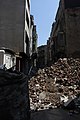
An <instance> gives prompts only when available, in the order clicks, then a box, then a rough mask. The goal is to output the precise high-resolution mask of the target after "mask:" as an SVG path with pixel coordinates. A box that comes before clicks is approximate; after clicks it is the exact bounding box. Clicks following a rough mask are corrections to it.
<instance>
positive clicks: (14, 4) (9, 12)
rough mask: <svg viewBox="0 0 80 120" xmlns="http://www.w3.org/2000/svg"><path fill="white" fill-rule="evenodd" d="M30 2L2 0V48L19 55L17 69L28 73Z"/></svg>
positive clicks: (0, 19) (0, 9)
mask: <svg viewBox="0 0 80 120" xmlns="http://www.w3.org/2000/svg"><path fill="white" fill-rule="evenodd" d="M29 46H30V0H21V1H20V0H7V1H6V0H0V48H1V47H4V48H8V49H11V50H12V51H14V52H15V53H16V54H17V57H16V58H17V59H16V64H17V65H16V69H18V70H20V71H23V72H25V73H27V72H28V64H29V57H30V51H29Z"/></svg>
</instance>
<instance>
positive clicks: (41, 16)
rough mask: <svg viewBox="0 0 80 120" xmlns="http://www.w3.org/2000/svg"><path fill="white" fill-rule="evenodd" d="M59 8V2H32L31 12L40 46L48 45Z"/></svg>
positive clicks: (48, 0)
mask: <svg viewBox="0 0 80 120" xmlns="http://www.w3.org/2000/svg"><path fill="white" fill-rule="evenodd" d="M58 6H59V0H31V10H30V12H31V15H33V16H34V23H35V25H36V30H37V34H38V46H41V45H45V44H47V40H48V38H49V36H50V32H51V28H52V23H53V22H54V21H55V16H56V12H57V9H58Z"/></svg>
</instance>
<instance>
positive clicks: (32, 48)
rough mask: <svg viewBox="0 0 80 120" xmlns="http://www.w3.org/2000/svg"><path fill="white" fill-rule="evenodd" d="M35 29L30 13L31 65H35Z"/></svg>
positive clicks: (36, 37) (36, 36)
mask: <svg viewBox="0 0 80 120" xmlns="http://www.w3.org/2000/svg"><path fill="white" fill-rule="evenodd" d="M37 39H38V35H37V30H36V25H35V24H34V17H33V15H31V44H30V45H31V47H30V48H31V65H32V66H33V67H36V66H37Z"/></svg>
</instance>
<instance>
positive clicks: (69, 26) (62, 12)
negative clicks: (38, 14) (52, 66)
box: [50, 0, 80, 61]
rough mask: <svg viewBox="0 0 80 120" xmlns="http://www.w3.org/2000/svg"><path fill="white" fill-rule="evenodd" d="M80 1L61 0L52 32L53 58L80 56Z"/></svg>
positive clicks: (53, 59) (51, 46)
mask: <svg viewBox="0 0 80 120" xmlns="http://www.w3.org/2000/svg"><path fill="white" fill-rule="evenodd" d="M79 19H80V1H79V0H60V2H59V8H58V10H57V14H56V17H55V22H53V24H52V29H51V34H50V48H51V59H52V61H56V60H57V59H58V58H60V57H80V23H79V22H80V20H79Z"/></svg>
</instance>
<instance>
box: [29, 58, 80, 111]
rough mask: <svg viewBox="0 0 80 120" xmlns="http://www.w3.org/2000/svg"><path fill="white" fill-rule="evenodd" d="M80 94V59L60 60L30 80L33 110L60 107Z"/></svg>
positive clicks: (31, 106)
mask: <svg viewBox="0 0 80 120" xmlns="http://www.w3.org/2000/svg"><path fill="white" fill-rule="evenodd" d="M79 93H80V59H79V58H77V59H73V58H68V59H67V58H63V59H61V58H60V59H59V60H58V61H57V62H56V63H54V64H53V65H51V66H50V67H46V68H44V69H39V70H38V72H37V74H36V75H35V76H33V77H32V78H31V79H30V80H29V96H30V108H31V110H42V109H49V108H57V107H60V106H61V105H62V104H63V103H65V102H67V101H68V100H69V99H70V98H72V99H74V98H75V97H76V96H77V95H78V94H79Z"/></svg>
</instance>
